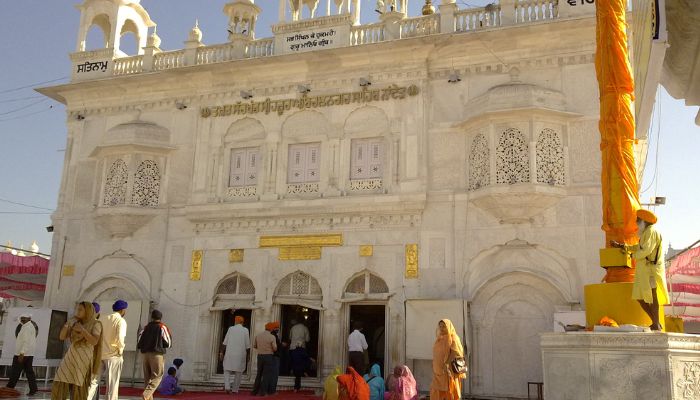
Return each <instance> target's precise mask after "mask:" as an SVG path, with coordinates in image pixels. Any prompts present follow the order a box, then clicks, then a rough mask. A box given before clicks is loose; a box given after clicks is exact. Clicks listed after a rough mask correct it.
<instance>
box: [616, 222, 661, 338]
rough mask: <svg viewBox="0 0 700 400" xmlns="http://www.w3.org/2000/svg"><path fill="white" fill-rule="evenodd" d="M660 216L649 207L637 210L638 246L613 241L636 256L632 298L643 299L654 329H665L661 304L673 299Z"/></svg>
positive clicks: (642, 303)
mask: <svg viewBox="0 0 700 400" xmlns="http://www.w3.org/2000/svg"><path fill="white" fill-rule="evenodd" d="M657 220H658V218H657V217H656V215H655V214H654V213H653V212H651V211H649V210H645V209H639V210H637V235H639V243H638V244H636V245H634V246H625V245H623V244H620V243H617V242H614V243H613V245H614V246H616V247H620V248H623V249H624V250H625V251H627V252H629V253H630V254H631V255H632V258H634V259H635V260H636V265H637V267H636V271H635V273H634V285H633V286H632V298H633V299H635V300H637V301H639V304H640V305H641V306H642V309H643V310H644V312H645V313H647V315H648V316H649V318H650V319H651V326H649V328H651V330H653V331H660V330H661V329H662V327H661V323H660V322H659V306H660V305H664V304H668V301H669V296H668V291H667V289H666V267H665V262H664V247H663V240H662V238H661V234H660V233H659V232H658V231H657V230H656V225H655V224H656V221H657Z"/></svg>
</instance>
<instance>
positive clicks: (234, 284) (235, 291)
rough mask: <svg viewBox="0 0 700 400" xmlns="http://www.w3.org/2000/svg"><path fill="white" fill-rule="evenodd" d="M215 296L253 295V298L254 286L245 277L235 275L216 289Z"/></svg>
mask: <svg viewBox="0 0 700 400" xmlns="http://www.w3.org/2000/svg"><path fill="white" fill-rule="evenodd" d="M216 294H217V295H248V296H249V295H253V296H255V285H253V281H252V280H250V278H248V277H247V276H244V275H241V274H239V273H235V274H233V275H231V276H229V277H228V278H226V279H225V280H224V281H222V282H221V283H220V284H219V286H218V287H217V288H216Z"/></svg>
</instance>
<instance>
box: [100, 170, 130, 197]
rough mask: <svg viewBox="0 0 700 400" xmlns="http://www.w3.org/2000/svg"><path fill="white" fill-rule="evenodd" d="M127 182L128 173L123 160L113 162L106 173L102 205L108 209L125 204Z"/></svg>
mask: <svg viewBox="0 0 700 400" xmlns="http://www.w3.org/2000/svg"><path fill="white" fill-rule="evenodd" d="M128 181H129V173H128V172H127V167H126V163H125V162H124V160H121V159H119V160H116V161H115V162H113V163H112V166H111V167H110V168H109V172H108V173H107V180H106V181H105V189H104V199H103V201H102V204H104V205H105V206H108V207H113V206H118V205H123V204H125V203H126V186H127V183H128Z"/></svg>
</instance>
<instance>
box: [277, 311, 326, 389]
mask: <svg viewBox="0 0 700 400" xmlns="http://www.w3.org/2000/svg"><path fill="white" fill-rule="evenodd" d="M320 316H321V313H320V312H319V311H318V310H315V309H313V308H308V307H303V306H298V305H286V304H285V305H282V318H281V321H280V323H281V328H280V335H281V336H282V337H281V338H280V339H281V340H282V350H281V351H280V376H293V374H292V364H291V357H290V349H289V348H290V345H291V344H292V343H291V339H290V331H291V329H292V321H294V322H296V323H298V324H304V326H306V327H307V328H308V330H309V338H310V340H309V343H307V344H306V351H307V352H308V354H309V357H311V358H312V359H313V360H316V361H318V331H319V326H320V322H321V319H320ZM317 365H318V364H317V363H316V362H312V363H311V370H310V371H309V372H308V375H309V376H314V377H317V376H318V368H317Z"/></svg>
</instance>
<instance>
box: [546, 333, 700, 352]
mask: <svg viewBox="0 0 700 400" xmlns="http://www.w3.org/2000/svg"><path fill="white" fill-rule="evenodd" d="M540 345H541V347H542V350H543V351H548V350H555V349H571V350H573V349H581V348H584V349H590V350H591V351H595V350H605V351H611V350H616V351H626V350H628V349H637V350H638V351H639V350H643V351H654V350H656V351H658V350H685V351H688V350H690V351H700V336H698V335H684V334H673V333H607V332H605V333H602V332H570V333H544V334H542V335H541V341H540Z"/></svg>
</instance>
